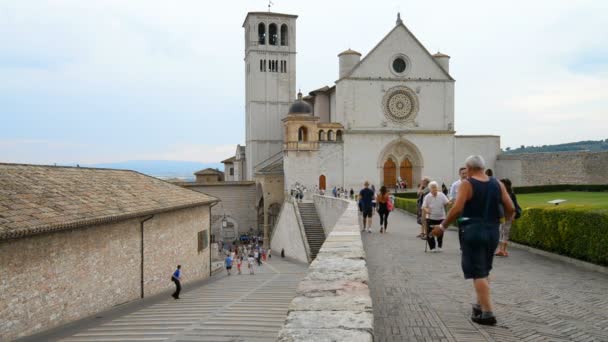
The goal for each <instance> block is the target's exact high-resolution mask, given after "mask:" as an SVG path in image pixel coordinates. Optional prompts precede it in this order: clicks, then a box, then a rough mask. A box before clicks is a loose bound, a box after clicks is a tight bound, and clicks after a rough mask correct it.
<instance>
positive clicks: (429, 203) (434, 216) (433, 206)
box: [422, 181, 450, 253]
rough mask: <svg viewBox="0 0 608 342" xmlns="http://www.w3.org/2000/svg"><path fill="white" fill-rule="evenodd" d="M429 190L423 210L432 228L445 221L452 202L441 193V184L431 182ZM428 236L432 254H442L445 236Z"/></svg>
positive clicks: (427, 224)
mask: <svg viewBox="0 0 608 342" xmlns="http://www.w3.org/2000/svg"><path fill="white" fill-rule="evenodd" d="M429 189H430V190H431V192H429V193H428V194H427V195H426V196H424V200H423V202H422V210H423V211H424V214H425V218H426V226H427V227H432V226H435V225H438V224H440V223H441V222H442V221H443V219H445V206H446V205H447V204H448V202H449V201H450V200H449V199H448V198H447V197H446V195H444V194H443V193H442V192H441V191H439V184H437V182H435V181H433V182H430V183H429ZM428 235H429V236H427V241H428V243H429V248H430V249H431V253H435V252H441V247H443V234H441V235H440V236H437V237H435V236H433V234H428ZM435 239H437V249H435Z"/></svg>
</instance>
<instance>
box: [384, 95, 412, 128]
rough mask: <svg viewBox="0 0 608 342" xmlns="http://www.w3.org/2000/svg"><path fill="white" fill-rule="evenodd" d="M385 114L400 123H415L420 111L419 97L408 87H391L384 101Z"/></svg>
mask: <svg viewBox="0 0 608 342" xmlns="http://www.w3.org/2000/svg"><path fill="white" fill-rule="evenodd" d="M382 102H383V103H382V105H383V111H384V116H386V118H387V119H389V120H390V121H392V122H395V123H398V124H408V123H413V122H414V118H415V117H416V114H417V113H418V98H417V96H416V93H415V92H414V91H412V90H411V89H410V88H408V87H404V86H398V87H394V88H391V89H389V90H388V91H387V92H386V94H385V95H384V99H383V101H382Z"/></svg>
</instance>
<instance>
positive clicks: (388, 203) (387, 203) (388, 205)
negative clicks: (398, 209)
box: [386, 197, 395, 211]
mask: <svg viewBox="0 0 608 342" xmlns="http://www.w3.org/2000/svg"><path fill="white" fill-rule="evenodd" d="M386 208H387V209H388V211H393V209H395V206H394V205H393V201H392V200H391V198H390V197H389V198H388V200H387V201H386Z"/></svg>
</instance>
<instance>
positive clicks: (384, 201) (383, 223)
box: [377, 185, 391, 234]
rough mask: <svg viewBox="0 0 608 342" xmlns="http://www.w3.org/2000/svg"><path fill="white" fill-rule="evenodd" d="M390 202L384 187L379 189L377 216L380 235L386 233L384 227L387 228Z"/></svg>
mask: <svg viewBox="0 0 608 342" xmlns="http://www.w3.org/2000/svg"><path fill="white" fill-rule="evenodd" d="M390 201H391V198H390V195H389V194H388V191H387V190H386V186H384V185H383V186H382V187H381V188H380V195H378V199H377V202H378V216H380V234H383V233H386V227H387V226H388V214H389V213H390V211H389V208H388V206H389V203H390Z"/></svg>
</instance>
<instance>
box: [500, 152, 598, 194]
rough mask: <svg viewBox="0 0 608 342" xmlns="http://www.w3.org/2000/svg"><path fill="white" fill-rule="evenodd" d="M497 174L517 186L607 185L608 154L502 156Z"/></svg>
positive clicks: (561, 153) (574, 153)
mask: <svg viewBox="0 0 608 342" xmlns="http://www.w3.org/2000/svg"><path fill="white" fill-rule="evenodd" d="M495 171H496V176H497V177H500V178H505V177H506V178H509V179H511V181H512V182H513V185H515V186H528V185H550V184H608V152H548V153H524V154H501V155H499V156H498V160H497V161H496V170H495Z"/></svg>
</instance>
